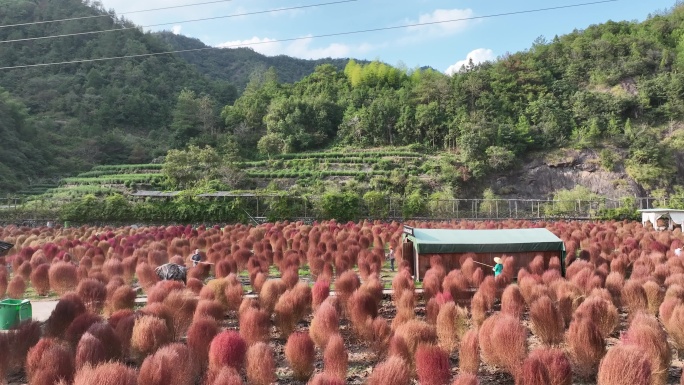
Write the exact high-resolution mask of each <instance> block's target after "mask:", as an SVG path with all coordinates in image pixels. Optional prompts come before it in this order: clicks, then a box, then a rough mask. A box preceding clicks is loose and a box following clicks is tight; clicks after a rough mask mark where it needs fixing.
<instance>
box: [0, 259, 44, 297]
mask: <svg viewBox="0 0 684 385" xmlns="http://www.w3.org/2000/svg"><path fill="white" fill-rule="evenodd" d="M49 271H50V265H49V264H47V263H42V264H40V265H38V266H36V268H35V269H33V271H32V272H31V286H33V289H34V290H35V291H36V293H37V294H38V295H48V293H50V278H49V277H48V272H49ZM0 297H1V295H0Z"/></svg>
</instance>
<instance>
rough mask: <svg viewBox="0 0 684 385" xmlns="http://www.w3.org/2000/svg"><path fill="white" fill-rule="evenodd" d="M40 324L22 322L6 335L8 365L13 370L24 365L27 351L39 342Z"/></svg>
mask: <svg viewBox="0 0 684 385" xmlns="http://www.w3.org/2000/svg"><path fill="white" fill-rule="evenodd" d="M40 327H41V325H40V322H38V321H24V322H22V323H20V324H19V326H17V327H16V328H15V329H13V330H12V331H11V332H10V333H8V334H7V336H8V337H9V346H10V349H9V364H10V368H11V369H13V370H15V371H16V370H18V369H19V368H21V367H22V366H23V365H24V362H25V361H26V355H27V354H28V351H29V349H31V348H32V347H33V346H35V345H36V344H37V343H38V341H39V340H40V335H41V330H40Z"/></svg>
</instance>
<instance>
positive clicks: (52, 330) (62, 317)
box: [45, 293, 86, 338]
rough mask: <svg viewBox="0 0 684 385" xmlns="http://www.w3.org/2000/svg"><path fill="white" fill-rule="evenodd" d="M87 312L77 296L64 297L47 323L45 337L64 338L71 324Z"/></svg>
mask: <svg viewBox="0 0 684 385" xmlns="http://www.w3.org/2000/svg"><path fill="white" fill-rule="evenodd" d="M85 311H86V308H85V305H84V304H83V301H82V300H81V297H79V296H78V295H77V294H75V293H70V294H67V295H64V296H62V298H60V299H59V301H58V302H57V305H56V306H55V309H54V310H53V311H52V314H50V318H48V320H47V322H46V323H45V335H47V336H50V337H60V338H61V337H63V336H64V332H65V331H66V329H67V328H68V327H69V325H70V324H71V322H72V321H73V320H74V319H75V318H76V317H77V316H79V315H81V314H82V313H85Z"/></svg>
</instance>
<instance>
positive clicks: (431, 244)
mask: <svg viewBox="0 0 684 385" xmlns="http://www.w3.org/2000/svg"><path fill="white" fill-rule="evenodd" d="M404 242H406V243H411V244H412V245H413V249H414V251H415V254H416V258H415V261H414V263H415V271H416V272H418V273H419V274H418V276H417V277H416V278H417V279H419V278H420V276H421V275H422V274H421V271H422V270H424V267H423V268H422V269H421V266H419V263H420V262H419V261H420V260H421V257H420V256H421V255H428V254H442V255H444V254H447V255H450V256H447V257H445V258H450V259H452V260H455V259H459V258H460V257H462V255H463V254H465V253H475V254H476V255H477V257H478V258H479V259H481V260H478V262H490V263H491V261H492V260H493V258H494V256H496V255H499V256H500V255H502V254H506V255H512V256H514V257H516V259H517V260H518V261H517V265H519V267H522V266H523V265H525V263H526V262H527V261H528V260H531V258H534V256H535V255H537V254H542V255H544V256H545V258H546V259H547V260H548V259H549V258H550V257H551V256H558V257H559V258H560V260H561V269H562V270H563V271H562V273H563V274H565V271H564V270H565V244H564V243H563V241H562V240H561V239H560V238H558V237H557V236H556V235H554V234H553V233H552V232H550V231H549V230H547V229H497V230H451V229H417V228H412V227H409V226H404ZM547 263H548V261H547ZM454 265H458V266H460V262H459V263H453V264H452V266H454Z"/></svg>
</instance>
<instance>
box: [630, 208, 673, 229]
mask: <svg viewBox="0 0 684 385" xmlns="http://www.w3.org/2000/svg"><path fill="white" fill-rule="evenodd" d="M639 212H641V224H642V225H644V226H646V223H648V222H651V225H653V228H654V229H656V230H658V231H662V230H674V228H675V227H680V228H681V227H682V223H684V210H676V209H646V210H639Z"/></svg>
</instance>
